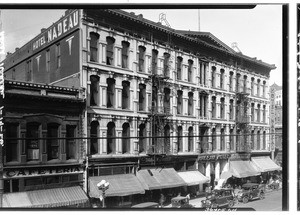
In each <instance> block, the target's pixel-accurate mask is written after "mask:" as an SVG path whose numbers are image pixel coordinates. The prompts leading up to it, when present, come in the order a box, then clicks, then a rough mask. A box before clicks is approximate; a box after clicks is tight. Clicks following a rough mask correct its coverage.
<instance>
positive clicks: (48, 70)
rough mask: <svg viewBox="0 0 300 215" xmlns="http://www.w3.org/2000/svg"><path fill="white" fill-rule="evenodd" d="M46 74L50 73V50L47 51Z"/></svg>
mask: <svg viewBox="0 0 300 215" xmlns="http://www.w3.org/2000/svg"><path fill="white" fill-rule="evenodd" d="M46 72H50V49H48V50H47V51H46Z"/></svg>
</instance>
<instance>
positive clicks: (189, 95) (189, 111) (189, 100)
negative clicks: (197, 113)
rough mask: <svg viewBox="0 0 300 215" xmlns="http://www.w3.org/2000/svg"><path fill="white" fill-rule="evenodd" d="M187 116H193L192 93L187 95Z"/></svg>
mask: <svg viewBox="0 0 300 215" xmlns="http://www.w3.org/2000/svg"><path fill="white" fill-rule="evenodd" d="M188 97H189V98H188V115H189V116H192V115H193V109H194V94H193V93H192V92H189V93H188Z"/></svg>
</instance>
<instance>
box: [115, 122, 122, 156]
mask: <svg viewBox="0 0 300 215" xmlns="http://www.w3.org/2000/svg"><path fill="white" fill-rule="evenodd" d="M116 126H117V125H116ZM115 129H116V137H117V138H116V140H115V143H116V154H122V139H120V138H119V137H122V128H117V127H116V128H115Z"/></svg>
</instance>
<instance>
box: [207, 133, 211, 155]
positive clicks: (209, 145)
mask: <svg viewBox="0 0 300 215" xmlns="http://www.w3.org/2000/svg"><path fill="white" fill-rule="evenodd" d="M207 135H208V142H207V143H208V152H212V138H211V128H208V131H207Z"/></svg>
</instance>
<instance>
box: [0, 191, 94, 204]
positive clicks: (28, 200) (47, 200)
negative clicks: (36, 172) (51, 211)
mask: <svg viewBox="0 0 300 215" xmlns="http://www.w3.org/2000/svg"><path fill="white" fill-rule="evenodd" d="M88 201H89V199H88V197H87V195H86V194H85V192H84V191H83V190H82V189H81V187H80V186H75V187H63V188H54V189H47V190H34V191H27V192H18V193H5V194H4V195H3V207H6V208H7V207H13V208H56V207H63V206H72V205H77V204H85V203H87V202H88Z"/></svg>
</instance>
